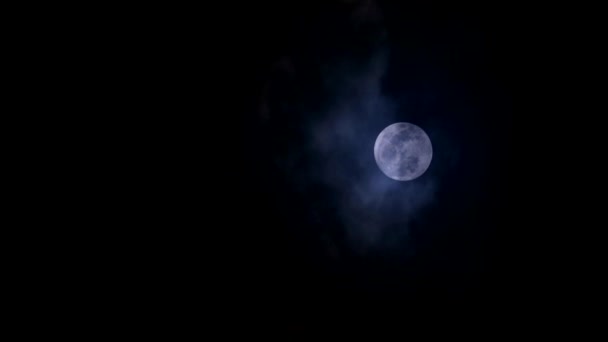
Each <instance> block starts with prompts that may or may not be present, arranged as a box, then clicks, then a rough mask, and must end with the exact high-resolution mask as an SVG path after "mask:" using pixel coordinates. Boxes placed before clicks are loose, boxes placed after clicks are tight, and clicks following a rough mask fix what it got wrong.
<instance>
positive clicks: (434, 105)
mask: <svg viewBox="0 0 608 342" xmlns="http://www.w3.org/2000/svg"><path fill="white" fill-rule="evenodd" d="M425 3H426V5H423V4H416V3H410V4H399V5H398V4H396V3H394V2H382V1H379V2H376V3H371V2H370V3H369V4H368V5H365V2H352V3H351V4H345V3H338V2H329V3H327V4H323V5H311V4H308V5H293V4H291V3H290V5H289V6H287V5H285V8H281V7H276V6H270V8H269V9H268V13H267V14H266V15H265V16H264V18H265V20H263V21H260V22H259V25H258V22H252V23H251V24H250V25H251V26H248V28H247V29H246V30H245V31H247V32H244V33H243V34H244V35H245V37H247V38H246V39H244V41H247V45H244V46H243V54H245V55H246V56H247V57H246V58H247V59H250V60H248V61H247V62H246V66H244V67H243V68H245V69H246V70H247V71H249V72H251V76H252V77H251V80H249V79H248V81H249V82H251V83H247V84H245V85H241V86H240V87H239V90H238V91H243V92H244V93H245V94H248V95H250V96H251V102H250V103H248V107H247V108H246V109H245V110H243V121H242V124H243V128H244V136H243V137H244V146H243V155H242V157H243V161H244V165H245V166H244V167H243V170H247V171H246V172H247V175H246V176H245V175H240V176H239V177H238V178H239V179H241V181H242V184H241V185H240V186H239V195H238V204H236V203H235V207H236V208H238V210H239V212H241V214H239V215H237V216H240V217H242V218H244V219H245V220H246V221H247V224H246V228H245V229H241V228H239V229H238V230H237V231H238V232H239V233H241V234H244V235H243V237H244V241H246V242H244V243H243V246H244V247H243V249H241V252H242V253H243V256H244V257H245V258H246V259H247V262H246V263H247V265H248V266H246V267H244V269H246V270H248V271H251V272H253V273H252V276H253V277H254V279H255V280H254V283H255V284H258V286H259V288H257V287H256V289H257V290H260V291H262V292H263V293H265V294H266V295H268V296H270V298H272V297H277V298H284V301H285V302H284V303H283V305H295V306H297V305H303V304H307V303H310V302H315V303H316V302H317V301H319V302H325V300H326V299H327V300H328V301H329V302H331V301H341V300H344V301H348V300H354V301H357V300H361V301H366V300H371V301H373V302H377V301H387V302H394V301H395V302H399V301H405V302H408V303H411V302H417V301H429V300H433V301H435V300H438V301H440V300H445V301H451V300H456V301H460V300H462V301H466V300H468V299H467V298H469V299H472V300H479V299H481V298H485V296H492V294H491V293H492V291H494V290H496V288H492V287H493V286H496V283H495V282H496V281H497V280H496V279H495V278H494V277H495V276H497V273H495V272H497V269H498V268H499V267H500V265H499V262H500V260H499V259H500V258H501V255H498V254H499V253H501V252H502V250H501V249H500V248H502V246H500V241H499V238H498V236H499V234H500V233H501V229H504V227H505V225H506V224H507V222H506V221H507V219H506V218H505V215H508V214H509V213H508V205H509V204H510V202H509V201H510V198H509V193H508V187H509V183H508V182H509V180H508V174H509V172H508V168H509V163H508V158H509V155H510V154H509V153H510V143H511V139H512V132H511V126H512V120H513V119H512V110H513V108H512V105H513V104H512V102H511V97H512V95H513V94H512V93H511V92H512V91H513V89H512V87H513V84H512V83H511V82H512V80H511V79H510V77H512V75H511V74H510V68H512V59H511V57H510V56H511V54H512V53H513V52H512V50H511V48H510V47H509V46H508V44H511V42H510V41H509V38H510V37H509V36H508V32H507V31H508V27H505V26H503V25H504V24H506V23H505V22H504V21H501V19H499V18H497V17H495V16H498V15H499V13H496V12H493V11H491V10H490V11H488V12H486V13H484V14H483V15H482V16H480V14H478V12H479V9H477V11H476V12H473V11H472V9H471V8H467V7H466V6H465V7H460V6H456V5H451V6H449V7H445V6H439V5H433V4H432V3H428V2H425ZM256 10H259V11H260V12H264V10H263V9H260V8H258V9H256ZM488 10H489V9H488ZM271 11H272V12H273V13H271ZM256 13H258V12H256ZM266 16H268V17H267V18H266ZM505 44H507V45H505ZM241 87H242V89H241ZM397 121H407V122H412V123H415V124H417V125H419V126H421V127H423V129H425V130H426V131H427V132H428V133H429V135H430V137H431V139H432V141H433V144H434V151H435V156H434V159H433V164H432V165H431V168H430V169H429V171H428V172H427V173H426V174H425V175H424V176H423V177H421V178H420V179H418V180H416V181H415V182H411V184H410V183H397V184H393V183H390V184H388V185H386V186H388V190H387V189H384V190H380V188H381V187H382V186H383V185H382V184H384V183H382V182H383V180H382V175H381V174H380V173H379V171H378V169H377V167H376V166H375V164H374V162H373V153H372V148H371V146H373V142H374V140H375V138H376V136H377V134H378V133H379V132H380V130H381V129H382V128H384V127H385V126H387V125H388V124H390V123H392V122H397ZM380 183H382V184H380ZM243 230H244V232H242V231H243ZM235 238H236V237H235ZM239 245H240V244H239ZM253 270H255V271H253Z"/></svg>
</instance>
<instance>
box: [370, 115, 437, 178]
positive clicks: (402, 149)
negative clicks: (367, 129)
mask: <svg viewBox="0 0 608 342" xmlns="http://www.w3.org/2000/svg"><path fill="white" fill-rule="evenodd" d="M374 157H375V158H376V163H377V164H378V167H379V168H380V170H381V171H382V172H383V173H384V174H385V175H387V176H388V177H389V178H392V179H394V180H398V181H410V180H413V179H416V178H418V177H420V176H421V175H422V174H423V173H424V172H425V171H426V170H427V169H428V168H429V165H431V159H433V146H432V145H431V139H429V136H428V135H426V133H425V132H424V131H423V130H422V128H420V127H418V126H416V125H414V124H411V123H407V122H397V123H394V124H392V125H390V126H388V127H386V128H385V129H383V130H382V132H380V134H379V135H378V138H376V143H375V145H374Z"/></svg>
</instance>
